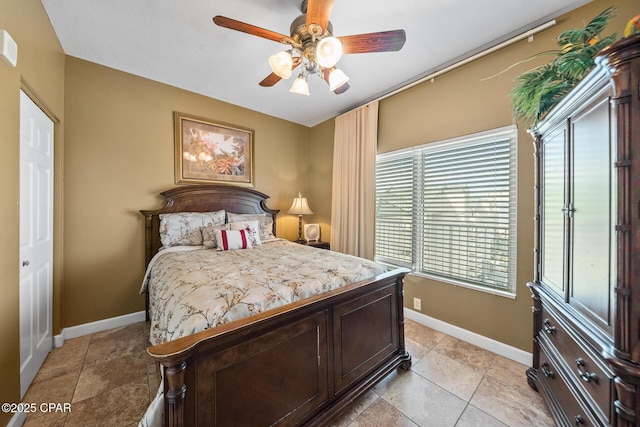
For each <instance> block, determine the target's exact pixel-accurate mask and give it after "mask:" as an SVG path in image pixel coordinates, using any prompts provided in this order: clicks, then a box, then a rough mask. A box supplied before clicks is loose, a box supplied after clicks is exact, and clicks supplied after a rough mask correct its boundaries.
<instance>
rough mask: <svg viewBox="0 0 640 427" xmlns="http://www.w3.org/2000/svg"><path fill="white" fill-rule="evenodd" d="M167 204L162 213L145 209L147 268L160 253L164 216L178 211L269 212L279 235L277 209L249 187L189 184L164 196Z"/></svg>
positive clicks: (165, 192)
mask: <svg viewBox="0 0 640 427" xmlns="http://www.w3.org/2000/svg"><path fill="white" fill-rule="evenodd" d="M160 194H161V195H162V196H163V197H164V199H165V201H164V206H162V207H161V208H160V209H158V210H141V211H140V213H142V214H143V215H144V217H145V238H144V240H145V265H148V264H149V261H151V258H152V257H153V256H154V255H155V254H156V253H157V252H158V250H159V249H160V247H161V246H162V244H161V243H160V214H164V213H176V212H212V211H218V210H221V209H224V210H225V211H227V212H231V213H239V214H252V213H255V214H262V213H266V214H267V215H271V217H272V218H273V234H274V235H276V215H277V214H278V212H280V211H279V210H277V209H269V208H268V207H267V205H266V200H267V199H268V198H269V196H267V195H266V194H263V193H261V192H259V191H256V190H253V189H251V188H246V187H237V186H229V185H213V184H209V185H189V186H181V187H176V188H172V189H170V190H167V191H163V192H162V193H160Z"/></svg>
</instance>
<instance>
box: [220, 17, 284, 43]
mask: <svg viewBox="0 0 640 427" xmlns="http://www.w3.org/2000/svg"><path fill="white" fill-rule="evenodd" d="M213 22H215V23H216V25H219V26H221V27H225V28H229V29H232V30H236V31H240V32H242V33H247V34H251V35H253V36H258V37H262V38H265V39H269V40H273V41H276V42H279V43H285V44H291V42H292V40H291V37H289V36H285V35H284V34H280V33H276V32H275V31H271V30H265V29H264V28H260V27H256V26H255V25H251V24H246V23H244V22H240V21H236V20H235V19H231V18H227V17H225V16H220V15H218V16H215V17H214V18H213Z"/></svg>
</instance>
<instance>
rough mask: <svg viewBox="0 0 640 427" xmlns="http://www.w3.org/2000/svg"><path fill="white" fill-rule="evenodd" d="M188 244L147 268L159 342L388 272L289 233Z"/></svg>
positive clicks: (153, 341)
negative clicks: (227, 243)
mask: <svg viewBox="0 0 640 427" xmlns="http://www.w3.org/2000/svg"><path fill="white" fill-rule="evenodd" d="M185 249H186V248H180V247H178V248H167V249H165V250H163V251H161V252H160V253H158V255H156V257H155V258H154V259H153V260H152V262H151V263H150V264H149V267H148V269H147V273H146V274H145V280H144V283H143V290H144V289H145V288H147V287H148V289H149V306H150V315H151V336H150V341H151V344H153V345H156V344H160V343H162V342H165V341H170V340H173V339H176V338H180V337H182V336H185V335H189V334H192V333H195V332H198V331H201V330H204V329H208V328H212V327H214V326H217V325H219V324H222V323H227V322H231V321H234V320H238V319H241V318H244V317H248V316H250V315H252V314H255V313H259V312H262V311H265V310H269V309H272V308H275V307H278V306H282V305H285V304H288V303H291V302H293V301H298V300H301V299H304V298H308V297H310V296H313V295H317V294H320V293H323V292H327V291H329V290H332V289H336V288H338V287H340V286H344V285H346V284H349V283H353V282H357V281H360V280H364V279H368V278H370V277H373V276H375V275H377V274H381V273H384V272H385V271H387V269H386V268H385V267H383V266H381V265H379V264H376V263H374V262H372V261H368V260H365V259H362V258H357V257H354V256H351V255H345V254H341V253H338V252H332V251H328V250H322V249H316V248H312V247H309V246H304V245H299V244H297V243H291V242H288V241H286V240H282V239H276V240H275V241H270V242H267V243H265V244H262V245H259V246H256V247H254V248H252V249H245V250H232V251H217V250H212V249H196V250H185Z"/></svg>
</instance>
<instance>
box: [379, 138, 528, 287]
mask: <svg viewBox="0 0 640 427" xmlns="http://www.w3.org/2000/svg"><path fill="white" fill-rule="evenodd" d="M516 138H517V133H516V129H515V126H510V127H508V128H502V129H498V130H495V131H490V132H484V133H481V134H476V135H471V136H467V137H463V138H457V139H454V140H448V141H443V142H439V143H431V144H426V145H423V146H420V147H414V148H413V149H411V150H404V151H398V152H392V153H386V154H382V155H379V156H378V157H377V160H376V203H377V206H376V259H377V260H378V261H382V262H387V263H391V264H396V265H403V266H411V267H412V268H413V269H414V271H415V272H416V273H419V274H424V275H427V276H430V277H434V278H437V279H439V280H443V281H447V282H452V283H455V284H458V285H463V286H471V287H481V288H483V289H492V290H495V291H498V292H506V293H513V292H514V290H515V271H516V268H515V267H516V147H517V140H516Z"/></svg>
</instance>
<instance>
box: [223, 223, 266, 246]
mask: <svg viewBox="0 0 640 427" xmlns="http://www.w3.org/2000/svg"><path fill="white" fill-rule="evenodd" d="M229 229H231V230H244V231H246V232H247V236H248V237H249V240H250V241H251V245H252V246H258V245H261V244H262V241H260V233H259V232H258V221H239V222H232V223H231V224H229Z"/></svg>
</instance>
